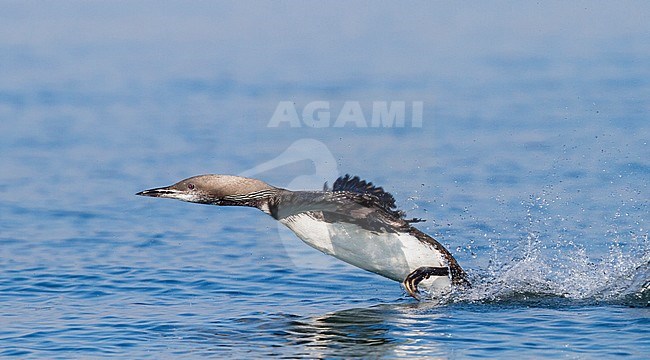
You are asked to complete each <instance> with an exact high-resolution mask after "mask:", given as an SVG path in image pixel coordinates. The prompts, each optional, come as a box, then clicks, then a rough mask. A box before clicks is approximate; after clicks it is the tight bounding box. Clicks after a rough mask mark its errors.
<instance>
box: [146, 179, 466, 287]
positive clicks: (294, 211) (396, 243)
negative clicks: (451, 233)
mask: <svg viewBox="0 0 650 360" xmlns="http://www.w3.org/2000/svg"><path fill="white" fill-rule="evenodd" d="M136 195H141V196H151V197H159V198H170V199H178V200H182V201H188V202H193V203H199V204H208V205H220V206H250V207H255V208H258V209H260V210H262V211H263V212H265V213H266V214H268V215H271V216H272V217H273V218H274V219H276V220H278V221H279V222H281V223H282V224H284V225H285V226H287V227H288V228H289V229H291V230H292V231H293V232H294V233H295V234H296V236H298V237H299V238H300V239H301V240H302V241H304V242H305V243H307V244H308V245H309V246H311V247H313V248H315V249H317V250H320V251H322V252H324V253H325V254H328V255H331V256H334V257H336V258H338V259H340V260H343V261H345V262H347V263H348V264H352V265H354V266H356V267H359V268H361V269H364V270H367V271H370V272H373V273H376V274H379V275H382V276H384V277H387V278H389V279H392V280H395V281H398V282H401V283H402V284H403V286H404V288H405V289H406V292H407V293H408V294H409V295H410V296H412V297H414V298H415V299H418V300H419V299H420V292H419V290H418V285H420V283H422V285H424V284H427V287H428V288H429V290H430V291H431V292H432V293H448V292H449V291H450V290H451V288H452V286H469V281H468V279H467V275H466V273H465V272H464V271H463V269H462V268H461V267H460V265H458V262H457V261H456V259H454V257H453V256H452V255H451V253H450V252H449V251H448V250H447V249H445V247H444V246H442V244H440V243H439V242H438V241H436V240H435V239H433V238H432V237H430V236H429V235H427V234H425V233H423V232H421V231H420V230H418V229H416V228H415V227H413V226H412V225H411V224H412V223H415V222H420V221H423V220H421V219H415V218H414V219H406V218H405V214H404V212H402V211H400V210H397V209H396V205H395V198H394V197H393V195H391V194H390V193H388V192H386V191H384V189H383V188H381V187H378V186H374V185H373V184H372V183H371V182H366V181H364V180H361V179H360V178H359V177H357V176H354V177H352V176H350V175H345V176H342V177H339V178H338V179H337V180H336V181H335V182H334V184H333V186H332V188H331V189H330V188H329V187H328V185H327V183H325V185H324V187H323V190H322V191H290V190H286V189H282V188H278V187H274V186H271V185H269V184H267V183H265V182H263V181H260V180H257V179H251V178H246V177H241V176H233V175H199V176H194V177H191V178H188V179H185V180H181V181H179V182H177V183H176V184H174V185H170V186H166V187H160V188H155V189H149V190H144V191H141V192H139V193H137V194H136ZM423 281H426V282H423Z"/></svg>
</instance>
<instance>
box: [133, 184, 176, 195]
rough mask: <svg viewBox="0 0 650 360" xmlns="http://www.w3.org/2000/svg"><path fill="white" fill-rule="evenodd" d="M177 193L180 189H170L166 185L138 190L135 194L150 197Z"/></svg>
mask: <svg viewBox="0 0 650 360" xmlns="http://www.w3.org/2000/svg"><path fill="white" fill-rule="evenodd" d="M178 193H180V191H178V190H175V189H171V188H170V187H169V186H166V187H160V188H155V189H149V190H144V191H140V192H139V193H137V194H136V195H140V196H151V197H173V196H174V195H177V194H178Z"/></svg>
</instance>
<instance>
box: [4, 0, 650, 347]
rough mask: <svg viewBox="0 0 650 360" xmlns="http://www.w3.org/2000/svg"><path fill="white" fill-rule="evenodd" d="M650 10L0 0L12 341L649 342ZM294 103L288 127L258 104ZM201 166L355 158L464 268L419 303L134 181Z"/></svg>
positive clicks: (279, 174) (228, 213)
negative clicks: (323, 120)
mask: <svg viewBox="0 0 650 360" xmlns="http://www.w3.org/2000/svg"><path fill="white" fill-rule="evenodd" d="M648 15H650V8H648V6H646V5H644V4H638V3H637V4H634V5H631V4H630V5H629V6H627V5H626V6H623V5H621V4H612V5H608V4H604V3H603V4H594V3H590V2H586V3H573V4H568V5H565V4H552V5H544V4H542V5H540V4H532V3H531V4H519V5H514V4H490V5H487V4H485V5H483V4H473V5H472V6H471V7H467V8H457V7H456V5H443V4H437V5H436V6H433V7H432V6H431V5H430V4H428V3H421V4H418V5H413V4H412V5H403V4H396V5H392V6H391V5H382V6H379V5H378V4H376V3H374V2H370V3H364V2H361V3H354V4H347V3H346V4H345V5H343V4H337V5H330V4H322V5H317V4H308V5H307V4H300V3H278V2H271V3H257V2H256V3H240V2H237V3H220V4H211V3H193V4H191V5H190V4H187V3H181V2H164V3H160V2H129V3H110V2H109V3H101V2H90V3H88V2H82V1H80V2H75V1H64V2H56V3H38V4H36V3H34V4H31V3H22V2H5V3H3V4H2V11H0V169H2V171H1V172H0V356H1V357H17V358H48V359H55V358H61V359H69V358H83V359H88V358H106V357H112V356H114V357H119V358H156V359H160V358H181V357H182V358H203V357H225V356H229V357H235V358H243V357H246V358H251V357H253V358H259V357H271V356H277V357H291V358H293V357H305V358H326V357H327V358H330V357H332V358H350V357H367V358H377V357H387V358H402V357H409V356H410V357H418V358H423V357H436V358H465V357H487V358H502V357H506V358H507V357H517V358H521V357H525V358H542V357H546V358H559V357H566V358H596V357H605V358H612V357H623V356H627V357H629V358H647V354H648V353H650V331H649V330H650V311H649V309H650V307H648V304H649V301H650V290H649V289H650V243H649V241H648V227H649V225H648V219H649V214H650V212H649V206H648V199H649V198H650V193H649V189H648V178H650V160H648V159H650V147H649V146H648V141H649V138H650V136H649V135H650V132H649V130H650V126H649V123H650V122H649V121H648V113H649V112H650V67H648V64H650V26H649V25H647V18H648ZM286 101H289V102H291V103H294V104H295V107H296V111H297V114H298V116H299V120H300V123H299V124H298V125H300V126H299V127H291V126H289V125H290V124H289V123H288V122H285V123H282V124H281V125H280V126H278V127H273V126H269V123H270V122H271V120H272V117H273V114H274V112H275V111H276V108H277V107H278V104H280V103H281V102H286ZM314 101H324V102H327V103H328V104H329V118H330V120H331V121H330V124H329V126H323V127H317V128H314V127H310V126H307V125H306V123H305V121H304V118H303V116H302V110H303V109H304V108H305V106H307V105H308V104H310V103H311V102H314ZM400 101H403V102H404V104H405V105H406V110H407V111H406V114H405V115H406V116H405V118H406V122H405V125H404V126H389V127H372V126H370V125H371V118H372V108H373V102H375V103H381V102H385V103H390V102H400ZM346 102H347V103H352V104H354V103H357V104H359V107H360V109H361V110H362V111H363V119H362V120H365V121H366V123H367V125H368V127H362V126H360V122H354V121H352V122H349V123H346V124H345V125H346V126H344V127H336V126H334V123H335V120H336V119H337V117H338V116H339V113H340V112H341V110H342V109H343V108H344V106H345V104H346ZM413 102H421V103H422V104H423V115H422V125H421V127H414V126H412V122H411V120H412V117H411V115H412V114H411V112H412V107H411V105H412V103H413ZM322 115H323V116H325V115H326V114H325V113H322ZM356 115H357V117H356V120H359V117H358V113H357V114H356ZM202 173H225V174H247V175H251V176H255V177H259V178H261V179H264V180H265V181H267V182H269V183H271V184H273V185H276V186H282V187H288V188H292V189H318V188H321V187H322V183H323V182H324V181H329V183H330V184H331V183H332V181H333V180H334V179H335V178H336V177H337V176H339V175H342V174H344V173H352V174H357V175H360V176H362V177H364V178H366V179H368V180H370V181H373V182H374V183H376V184H378V185H381V186H383V187H384V188H385V189H386V190H388V191H390V192H392V193H393V194H394V195H395V197H396V198H397V200H398V204H399V206H400V207H401V208H402V209H404V210H405V211H407V213H408V215H409V216H413V217H420V218H424V219H426V220H427V222H425V223H422V224H418V227H419V228H420V229H422V230H423V231H426V232H427V233H429V234H431V235H432V236H435V237H436V238H437V239H439V240H440V241H441V242H442V243H443V244H445V245H446V246H447V247H448V248H449V249H450V250H451V251H452V252H453V253H454V255H455V256H456V257H457V259H458V261H459V262H460V263H461V264H462V265H463V267H464V268H465V269H466V270H467V271H468V273H469V274H470V277H471V278H472V280H473V283H474V286H473V287H472V289H469V290H467V291H459V292H457V293H455V294H453V296H451V297H450V298H449V299H445V300H444V301H437V300H427V301H422V302H416V301H415V300H413V299H411V298H409V297H408V296H406V295H405V293H404V292H403V291H402V289H401V288H400V287H399V284H397V283H395V282H392V281H390V280H387V279H384V278H381V277H379V276H377V275H373V274H370V273H366V272H364V271H362V270H359V269H356V268H354V267H351V266H349V265H347V264H344V263H341V262H339V261H338V260H336V259H333V258H330V257H327V256H325V255H323V254H320V253H318V252H317V251H315V250H313V249H311V248H309V247H308V246H306V245H304V244H302V243H301V242H300V241H299V240H298V239H297V238H295V237H293V235H292V234H291V233H289V232H287V231H286V230H284V229H282V228H279V227H278V225H277V224H276V223H275V222H274V221H273V219H271V218H270V217H268V216H266V215H264V214H263V213H261V212H259V211H257V210H255V209H248V208H218V207H212V206H199V205H195V204H188V203H182V202H177V201H168V200H166V201H164V200H159V199H150V198H142V197H136V196H134V193H136V192H137V191H140V190H143V189H147V188H151V187H157V186H163V185H169V184H171V183H173V182H175V181H177V180H179V179H182V178H185V177H189V176H192V175H197V174H202Z"/></svg>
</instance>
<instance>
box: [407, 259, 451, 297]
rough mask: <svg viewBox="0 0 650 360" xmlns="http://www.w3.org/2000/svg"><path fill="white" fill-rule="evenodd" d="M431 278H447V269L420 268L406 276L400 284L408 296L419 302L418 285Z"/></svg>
mask: <svg viewBox="0 0 650 360" xmlns="http://www.w3.org/2000/svg"><path fill="white" fill-rule="evenodd" d="M431 276H449V269H448V268H446V267H431V266H422V267H419V268H417V269H415V270H413V272H411V273H410V274H408V276H407V277H406V279H404V281H403V282H402V284H403V285H404V288H405V289H406V292H407V293H408V294H409V295H411V296H412V297H413V298H415V299H416V300H420V295H419V294H420V290H418V284H419V283H420V282H422V280H426V279H428V278H430V277H431Z"/></svg>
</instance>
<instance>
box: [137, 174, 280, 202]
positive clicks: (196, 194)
mask: <svg viewBox="0 0 650 360" xmlns="http://www.w3.org/2000/svg"><path fill="white" fill-rule="evenodd" d="M275 189H276V188H274V187H272V186H270V185H268V184H267V183H265V182H263V181H260V180H256V179H250V178H245V177H241V176H232V175H199V176H193V177H191V178H187V179H184V180H181V181H179V182H177V183H176V184H174V185H170V186H166V187H159V188H155V189H149V190H144V191H141V192H139V193H137V194H136V195H140V196H151V197H159V198H170V199H178V200H182V201H188V202H194V203H200V204H212V205H248V203H247V202H250V201H253V200H255V199H259V198H263V197H266V196H268V195H269V194H270V193H272V192H273V190H275Z"/></svg>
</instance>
